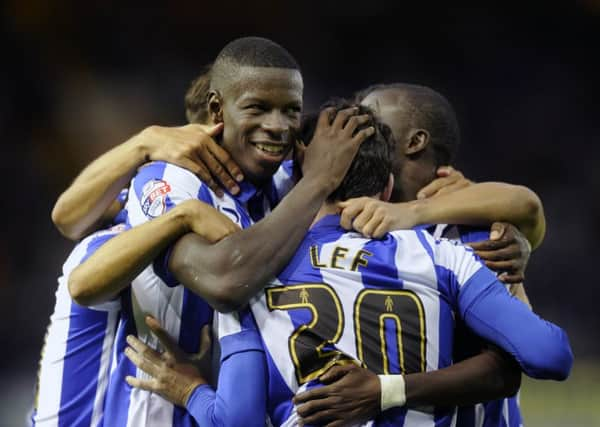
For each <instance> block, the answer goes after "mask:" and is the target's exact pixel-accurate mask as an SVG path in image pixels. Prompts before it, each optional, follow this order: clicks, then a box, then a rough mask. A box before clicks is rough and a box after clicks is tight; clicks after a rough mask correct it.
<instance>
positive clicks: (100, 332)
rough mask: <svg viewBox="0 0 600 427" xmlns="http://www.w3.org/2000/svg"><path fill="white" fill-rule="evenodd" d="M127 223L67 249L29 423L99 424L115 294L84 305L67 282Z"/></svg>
mask: <svg viewBox="0 0 600 427" xmlns="http://www.w3.org/2000/svg"><path fill="white" fill-rule="evenodd" d="M125 228H126V227H125V225H117V226H114V227H112V228H110V229H108V230H103V231H98V232H96V233H94V234H92V235H90V236H88V237H87V238H85V239H84V240H82V241H81V242H80V243H79V244H78V245H77V246H76V247H75V248H74V249H73V251H72V252H71V254H70V256H69V257H68V259H67V261H66V262H65V264H64V266H63V275H62V276H61V277H60V278H59V279H58V283H59V285H58V289H57V291H56V304H55V306H54V312H53V313H52V315H51V317H50V325H49V326H48V330H47V332H46V338H45V343H44V347H43V350H42V357H41V360H40V371H39V378H38V384H37V390H36V403H35V405H34V406H35V407H34V412H33V417H32V423H33V425H35V426H44V427H62V426H64V427H67V426H68V427H73V426H77V427H79V426H81V427H83V426H86V427H88V426H99V425H102V419H103V411H104V397H105V392H106V387H107V383H108V373H109V367H110V361H111V357H110V355H111V350H112V346H113V342H114V336H115V330H116V327H117V321H118V317H119V310H120V308H121V305H120V302H119V300H114V301H109V302H107V303H104V304H100V305H96V306H92V307H83V306H80V305H78V304H77V303H75V302H74V301H73V300H72V299H71V296H70V295H69V290H68V287H67V284H68V281H69V275H70V274H71V272H72V271H73V270H74V269H75V268H76V267H77V266H78V265H80V264H81V263H83V262H84V261H85V260H86V259H87V258H89V257H90V256H91V255H92V254H93V253H94V252H95V251H96V250H98V248H99V247H100V246H102V245H103V244H104V243H105V242H106V241H108V240H109V239H111V238H112V237H114V236H116V235H117V234H119V233H120V232H122V231H123V230H125Z"/></svg>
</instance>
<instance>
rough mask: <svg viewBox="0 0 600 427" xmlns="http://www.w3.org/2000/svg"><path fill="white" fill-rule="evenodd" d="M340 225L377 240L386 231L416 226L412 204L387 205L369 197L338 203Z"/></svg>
mask: <svg viewBox="0 0 600 427" xmlns="http://www.w3.org/2000/svg"><path fill="white" fill-rule="evenodd" d="M338 206H339V207H340V208H341V209H342V213H341V219H340V224H341V226H342V227H344V228H345V229H346V230H352V229H354V230H356V231H358V232H359V233H361V234H362V235H363V236H366V237H373V238H375V239H379V238H381V237H383V236H384V235H385V233H387V232H388V231H392V230H402V229H409V228H412V227H414V226H415V225H417V224H418V222H417V215H416V213H415V211H414V209H413V206H414V205H413V204H412V203H410V202H409V203H387V202H383V201H381V200H377V199H372V198H370V197H359V198H356V199H350V200H346V201H345V202H339V203H338Z"/></svg>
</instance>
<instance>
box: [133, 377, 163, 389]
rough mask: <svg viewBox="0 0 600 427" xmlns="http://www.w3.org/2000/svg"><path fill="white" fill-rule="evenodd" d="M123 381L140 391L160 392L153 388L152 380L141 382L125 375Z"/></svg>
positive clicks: (139, 379) (153, 382)
mask: <svg viewBox="0 0 600 427" xmlns="http://www.w3.org/2000/svg"><path fill="white" fill-rule="evenodd" d="M125 381H126V382H127V384H129V385H130V386H131V387H135V388H139V389H140V390H146V391H154V392H158V391H160V390H159V389H158V387H156V386H155V384H156V383H155V381H154V379H149V380H143V379H141V378H136V377H132V376H131V375H127V376H126V377H125Z"/></svg>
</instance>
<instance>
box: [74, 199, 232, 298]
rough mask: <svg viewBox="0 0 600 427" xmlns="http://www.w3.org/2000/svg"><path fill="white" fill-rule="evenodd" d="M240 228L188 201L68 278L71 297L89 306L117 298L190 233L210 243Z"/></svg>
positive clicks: (110, 244) (117, 240)
mask: <svg viewBox="0 0 600 427" xmlns="http://www.w3.org/2000/svg"><path fill="white" fill-rule="evenodd" d="M237 229H238V228H237V226H236V225H235V224H234V223H233V222H231V221H230V220H229V219H228V218H227V217H226V216H224V215H222V214H221V213H219V212H217V211H216V210H215V209H213V208H212V207H211V206H209V205H207V204H205V203H203V202H200V201H199V200H188V201H186V202H183V203H182V204H180V205H178V206H176V207H174V208H173V209H171V210H170V211H169V212H167V213H166V214H164V215H162V216H160V217H158V218H155V219H153V220H152V221H149V222H147V223H144V224H142V225H139V226H137V227H134V228H132V229H130V230H127V231H125V232H123V233H121V234H119V235H118V236H116V237H114V238H112V239H111V240H109V241H107V242H106V243H104V244H103V245H102V246H101V247H100V248H99V249H98V250H97V251H96V252H95V253H94V254H93V255H92V256H90V257H89V258H88V259H87V260H86V261H85V262H83V263H82V264H81V265H79V266H78V267H77V268H76V269H75V270H73V272H72V273H71V275H70V276H69V284H68V286H69V293H70V294H71V297H72V298H73V299H74V300H75V301H76V302H77V303H78V304H80V305H84V306H89V305H94V304H98V303H101V302H104V301H107V300H110V299H112V298H114V297H115V296H116V295H117V294H118V293H119V292H120V291H121V290H123V289H124V288H125V287H127V286H128V285H129V283H130V282H131V280H133V279H134V278H135V277H136V276H137V275H138V274H139V273H140V272H141V271H142V270H143V269H144V268H145V267H146V266H147V265H148V264H150V263H151V262H152V260H153V259H154V258H156V257H157V255H158V254H159V253H160V252H161V251H162V250H164V249H165V248H166V247H167V246H168V245H169V244H171V243H173V242H174V241H175V240H176V239H177V238H178V237H181V236H182V235H184V234H185V233H187V232H189V231H193V232H196V233H199V234H200V235H202V236H204V237H205V238H206V239H208V240H209V241H211V242H215V241H218V240H220V239H222V238H223V237H225V236H227V235H229V234H231V233H234V232H235V231H236V230H237Z"/></svg>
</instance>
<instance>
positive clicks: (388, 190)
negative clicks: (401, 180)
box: [379, 173, 394, 202]
mask: <svg viewBox="0 0 600 427" xmlns="http://www.w3.org/2000/svg"><path fill="white" fill-rule="evenodd" d="M393 189H394V174H392V173H390V176H389V177H388V182H387V184H386V185H385V188H384V189H383V191H382V192H381V196H379V198H380V199H381V200H382V201H384V202H389V201H390V198H391V197H392V190H393Z"/></svg>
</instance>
